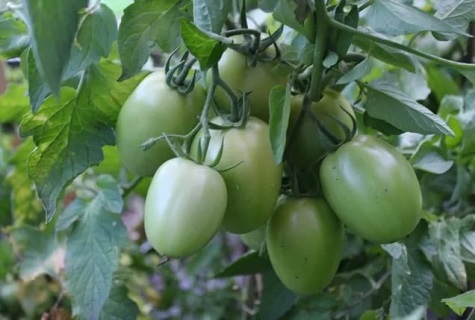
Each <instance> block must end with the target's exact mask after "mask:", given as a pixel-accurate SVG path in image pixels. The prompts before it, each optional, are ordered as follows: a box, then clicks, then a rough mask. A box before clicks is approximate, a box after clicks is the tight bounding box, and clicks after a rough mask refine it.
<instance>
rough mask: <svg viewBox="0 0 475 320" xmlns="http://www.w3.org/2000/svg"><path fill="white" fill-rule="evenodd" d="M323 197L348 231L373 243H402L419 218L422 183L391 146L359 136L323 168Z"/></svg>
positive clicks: (404, 159) (324, 164)
mask: <svg viewBox="0 0 475 320" xmlns="http://www.w3.org/2000/svg"><path fill="white" fill-rule="evenodd" d="M320 179H321V185H322V189H323V194H324V195H325V198H326V199H327V201H328V203H329V204H330V206H331V207H332V209H333V210H334V211H335V213H336V215H337V216H338V217H339V218H340V220H341V221H342V222H343V223H344V224H345V225H346V226H347V227H348V229H349V230H350V231H352V232H353V233H355V234H356V235H358V236H360V237H361V238H363V239H366V240H369V241H372V242H374V243H390V242H394V241H398V240H400V239H402V238H404V237H405V236H407V235H408V234H409V233H411V232H412V231H413V230H414V228H415V227H416V225H417V223H418V222H419V220H420V218H421V211H422V196H421V190H420V187H419V181H418V180H417V176H416V174H415V173H414V171H413V169H412V167H411V165H410V164H409V162H408V161H407V160H406V158H404V156H403V155H402V154H401V153H399V152H398V151H397V150H396V149H395V148H394V147H393V146H391V145H389V144H388V143H386V142H383V141H381V140H378V139H377V138H375V137H373V136H368V135H357V136H355V137H354V138H353V139H352V140H351V141H349V142H347V143H345V144H344V145H343V146H341V147H340V148H339V149H338V150H336V151H335V152H334V153H332V154H330V155H328V156H327V157H326V158H325V159H324V160H323V162H322V165H321V168H320Z"/></svg>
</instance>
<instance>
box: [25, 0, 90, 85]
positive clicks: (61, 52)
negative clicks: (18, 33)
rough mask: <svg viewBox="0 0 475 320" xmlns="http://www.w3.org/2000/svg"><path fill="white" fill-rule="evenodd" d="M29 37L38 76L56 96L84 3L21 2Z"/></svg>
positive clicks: (70, 0) (74, 0)
mask: <svg viewBox="0 0 475 320" xmlns="http://www.w3.org/2000/svg"><path fill="white" fill-rule="evenodd" d="M23 2H24V4H25V9H26V18H27V21H28V27H29V30H30V34H31V47H32V50H33V54H34V57H35V61H36V65H37V67H38V70H39V71H40V74H41V75H42V77H43V78H44V80H45V82H46V83H47V85H48V86H49V88H50V89H51V91H52V92H54V93H55V94H58V93H59V89H60V84H61V79H62V76H63V73H64V71H65V69H66V67H67V65H68V62H69V57H70V53H71V47H72V44H73V41H74V37H75V35H76V31H77V27H78V23H79V11H80V10H81V9H83V8H85V7H87V4H88V1H87V0H62V1H55V0H23Z"/></svg>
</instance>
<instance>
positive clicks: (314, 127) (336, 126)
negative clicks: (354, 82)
mask: <svg viewBox="0 0 475 320" xmlns="http://www.w3.org/2000/svg"><path fill="white" fill-rule="evenodd" d="M302 103H303V96H302V95H296V96H292V101H291V104H292V105H291V110H292V112H291V114H290V121H289V122H290V123H289V133H290V134H291V135H292V136H291V137H290V139H291V140H290V141H291V142H290V147H289V151H288V155H289V156H288V158H289V161H290V162H291V163H292V164H293V165H294V166H295V167H296V168H298V169H299V170H300V171H303V172H308V171H309V170H311V169H312V168H314V167H315V165H316V164H317V162H318V161H319V160H321V159H322V158H323V157H324V156H325V155H326V154H327V153H328V152H329V151H330V150H329V138H328V137H326V135H328V134H331V135H333V136H334V138H335V139H336V140H337V141H339V142H343V141H345V139H347V138H348V135H349V134H350V133H351V132H352V131H353V129H354V127H355V125H356V123H355V113H354V111H353V108H352V106H351V105H350V103H349V102H348V101H347V100H346V99H345V98H344V97H343V96H342V95H341V94H340V93H339V92H337V91H335V90H332V89H329V88H327V89H325V90H324V92H323V97H322V98H321V99H320V100H319V101H318V102H313V103H312V104H311V108H310V110H309V111H308V112H309V113H312V114H313V116H312V117H310V116H306V117H303V119H302V120H301V123H300V124H299V126H298V127H297V128H295V125H296V122H297V119H298V116H299V113H300V112H302ZM317 120H318V122H319V123H321V127H323V128H324V130H325V132H324V131H323V129H321V128H319V124H318V123H317ZM294 128H295V131H294Z"/></svg>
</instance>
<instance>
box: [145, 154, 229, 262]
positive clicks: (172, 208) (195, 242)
mask: <svg viewBox="0 0 475 320" xmlns="http://www.w3.org/2000/svg"><path fill="white" fill-rule="evenodd" d="M226 203H227V193H226V185H225V183H224V180H223V178H222V177H221V175H220V174H219V173H218V172H217V171H216V170H213V169H212V168H209V167H207V166H204V165H199V164H196V163H194V162H193V161H190V160H187V159H183V158H174V159H171V160H168V161H166V162H165V163H164V164H162V165H161V166H160V168H159V169H158V170H157V172H156V173H155V175H154V176H153V179H152V183H151V184H150V188H149V189H148V193H147V197H146V199H145V217H144V225H145V235H146V237H147V239H148V241H149V242H150V244H151V245H152V247H153V248H154V249H155V250H156V251H157V252H159V253H160V254H162V255H165V256H167V257H172V258H180V257H183V256H187V255H189V254H192V253H194V252H196V251H197V250H199V249H201V248H202V247H204V246H205V245H206V244H207V243H208V242H209V241H210V240H211V238H212V237H213V236H214V235H215V234H216V232H217V231H218V229H219V227H220V225H221V222H222V219H223V216H224V212H225V210H226Z"/></svg>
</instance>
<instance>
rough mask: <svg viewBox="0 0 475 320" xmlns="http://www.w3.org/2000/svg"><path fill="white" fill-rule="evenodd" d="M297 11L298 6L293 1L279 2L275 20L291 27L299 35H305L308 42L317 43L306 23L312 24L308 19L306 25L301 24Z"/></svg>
mask: <svg viewBox="0 0 475 320" xmlns="http://www.w3.org/2000/svg"><path fill="white" fill-rule="evenodd" d="M296 11H297V4H296V2H295V1H293V0H278V1H277V5H276V7H275V9H274V12H273V13H274V14H273V16H274V19H275V20H277V21H279V22H281V23H283V24H285V25H287V26H289V27H291V28H292V29H294V30H296V31H298V32H299V33H301V34H303V35H304V36H305V37H306V38H307V39H308V41H310V42H315V39H314V37H313V31H312V30H311V28H308V27H307V28H306V27H305V23H312V22H311V21H310V20H309V19H310V17H307V19H306V21H304V23H302V22H300V20H298V19H297V17H296Z"/></svg>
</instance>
